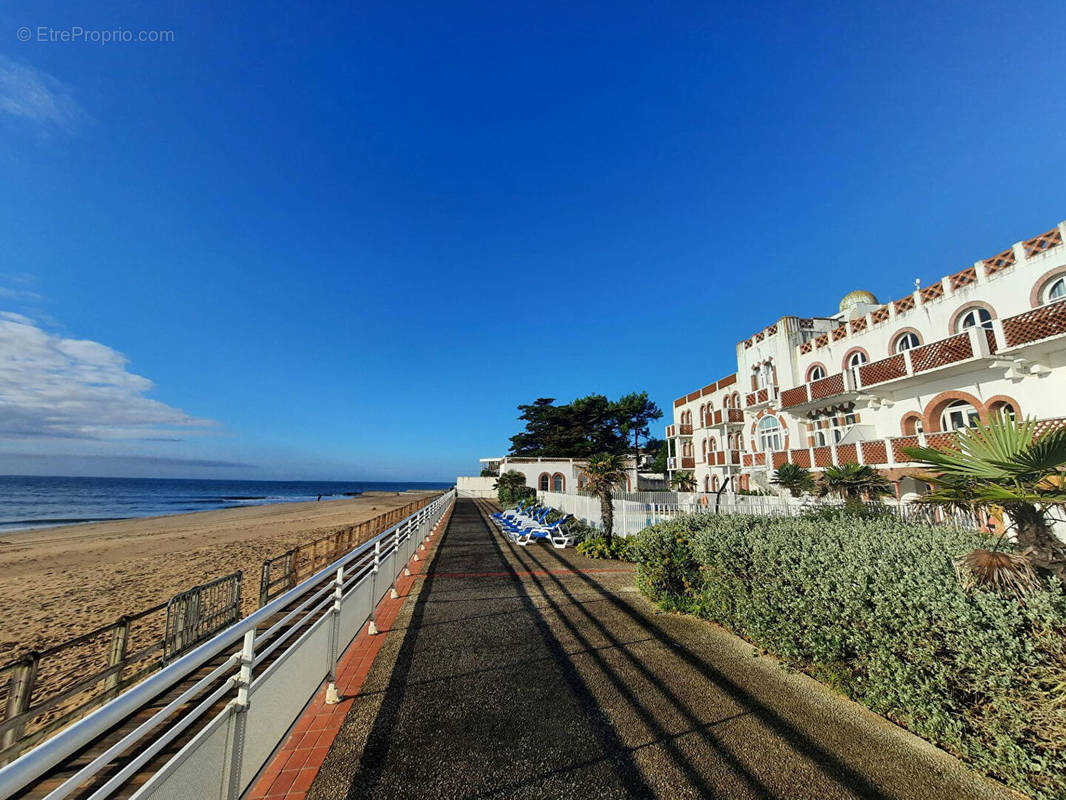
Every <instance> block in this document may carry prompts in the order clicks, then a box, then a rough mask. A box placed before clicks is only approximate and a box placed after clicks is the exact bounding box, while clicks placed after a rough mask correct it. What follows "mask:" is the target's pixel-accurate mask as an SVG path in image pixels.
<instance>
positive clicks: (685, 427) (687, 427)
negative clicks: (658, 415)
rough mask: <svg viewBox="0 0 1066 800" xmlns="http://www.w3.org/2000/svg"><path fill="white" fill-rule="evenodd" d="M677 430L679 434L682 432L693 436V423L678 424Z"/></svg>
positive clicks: (683, 434)
mask: <svg viewBox="0 0 1066 800" xmlns="http://www.w3.org/2000/svg"><path fill="white" fill-rule="evenodd" d="M677 432H678V433H679V434H681V435H682V436H691V435H692V426H691V425H678V426H677Z"/></svg>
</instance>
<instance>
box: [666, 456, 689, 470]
mask: <svg viewBox="0 0 1066 800" xmlns="http://www.w3.org/2000/svg"><path fill="white" fill-rule="evenodd" d="M666 468H667V469H668V470H671V471H673V470H675V469H695V468H696V457H695V456H681V457H677V456H671V457H670V458H668V459H666Z"/></svg>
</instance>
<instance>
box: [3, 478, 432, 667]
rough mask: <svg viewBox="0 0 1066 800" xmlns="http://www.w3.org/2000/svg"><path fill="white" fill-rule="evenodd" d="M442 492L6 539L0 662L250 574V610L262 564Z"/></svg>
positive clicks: (13, 535) (246, 594)
mask: <svg viewBox="0 0 1066 800" xmlns="http://www.w3.org/2000/svg"><path fill="white" fill-rule="evenodd" d="M433 494H436V493H435V492H403V493H394V492H387V493H386V492H367V493H366V494H363V495H361V496H359V497H355V498H349V499H344V500H332V501H322V502H311V503H279V504H275V505H264V506H248V507H243V508H230V509H222V510H215V511H201V512H197V513H192V514H177V515H173V516H166V517H148V518H144V519H129V520H121V521H117V522H98V523H91V524H86V525H68V526H64V527H57V528H43V529H36V530H26V531H12V532H8V533H6V534H4V535H3V536H0V663H5V662H7V661H9V660H11V659H12V658H15V657H17V656H18V655H20V654H21V653H23V652H25V651H27V650H31V649H42V648H44V647H48V646H50V645H52V644H56V643H58V642H61V641H63V640H65V639H68V638H70V637H72V636H77V635H79V634H81V633H84V632H87V631H89V630H92V629H94V628H96V627H98V626H100V625H104V624H107V623H110V622H113V621H114V620H115V619H116V618H118V617H119V616H121V615H122V614H132V613H134V612H137V611H140V610H142V609H145V608H148V607H151V606H153V605H156V604H158V603H161V602H165V601H166V600H167V599H168V598H169V597H171V596H172V595H174V594H176V593H178V592H180V591H182V590H184V589H187V588H189V587H190V586H194V585H196V584H198V583H203V582H205V581H208V580H210V579H212V578H217V577H219V576H222V575H225V574H227V573H231V572H233V571H235V570H238V569H242V570H244V573H245V590H244V606H245V608H244V611H245V613H248V612H249V611H251V610H252V609H253V608H254V607H255V604H256V600H257V594H258V590H259V569H260V565H261V563H262V562H263V560H264V559H266V558H269V557H271V556H275V555H279V554H280V553H283V552H284V551H285V550H287V549H288V548H290V547H294V546H296V545H298V544H301V543H304V542H308V541H310V540H312V539H314V538H316V537H318V536H322V535H324V534H326V533H329V532H331V531H334V530H336V529H338V528H343V527H346V526H348V525H354V524H356V523H359V522H363V521H365V520H368V519H371V518H372V517H375V516H377V515H378V514H382V513H384V512H386V511H389V510H390V509H393V508H397V507H400V506H403V505H406V504H408V503H411V502H413V501H415V500H417V499H419V498H420V497H425V496H430V495H433Z"/></svg>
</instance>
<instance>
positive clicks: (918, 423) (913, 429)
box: [900, 411, 922, 436]
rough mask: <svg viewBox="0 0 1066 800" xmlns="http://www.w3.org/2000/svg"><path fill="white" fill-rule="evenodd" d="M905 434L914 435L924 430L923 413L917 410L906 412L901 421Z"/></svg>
mask: <svg viewBox="0 0 1066 800" xmlns="http://www.w3.org/2000/svg"><path fill="white" fill-rule="evenodd" d="M900 427H901V428H902V429H903V435H904V436H914V435H916V434H919V433H921V432H922V415H921V414H919V413H918V412H916V411H912V412H911V413H909V414H905V415H904V417H903V419H902V420H901V421H900Z"/></svg>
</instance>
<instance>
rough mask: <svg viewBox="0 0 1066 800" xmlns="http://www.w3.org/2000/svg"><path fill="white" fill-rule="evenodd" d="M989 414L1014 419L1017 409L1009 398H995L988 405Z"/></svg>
mask: <svg viewBox="0 0 1066 800" xmlns="http://www.w3.org/2000/svg"><path fill="white" fill-rule="evenodd" d="M988 414H989V416H1004V417H1006V418H1007V419H1015V418H1016V417H1017V416H1018V409H1017V407H1016V406H1015V405H1014V403H1012V402H1011V401H1009V400H997V401H995V402H994V403H991V404H990V405H989V406H988Z"/></svg>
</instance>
